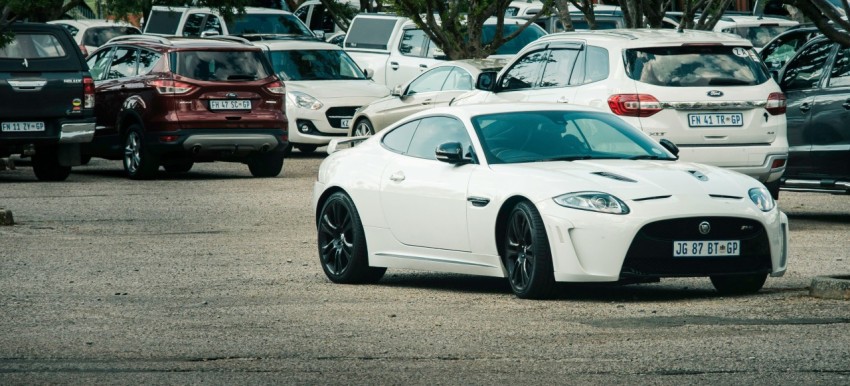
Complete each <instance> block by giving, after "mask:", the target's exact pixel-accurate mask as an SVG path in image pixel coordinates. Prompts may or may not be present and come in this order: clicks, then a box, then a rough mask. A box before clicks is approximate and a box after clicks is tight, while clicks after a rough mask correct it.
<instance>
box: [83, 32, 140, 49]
mask: <svg viewBox="0 0 850 386" xmlns="http://www.w3.org/2000/svg"><path fill="white" fill-rule="evenodd" d="M139 33H140V32H139V30H138V29H136V28H133V27H94V28H89V29H87V30H86V32H85V33H84V34H83V45H86V46H95V47H100V46H102V45H104V44H106V42H108V41H109V40H110V39H112V38H114V37H116V36H124V35H138V34H139Z"/></svg>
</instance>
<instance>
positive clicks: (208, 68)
mask: <svg viewBox="0 0 850 386" xmlns="http://www.w3.org/2000/svg"><path fill="white" fill-rule="evenodd" d="M88 64H89V67H90V68H91V73H92V77H94V81H95V97H96V100H97V103H98V108H97V109H96V111H95V113H96V116H97V130H96V132H95V138H94V140H93V141H92V143H91V144H89V145H88V146H85V147H84V148H83V155H84V156H94V157H101V158H106V159H116V160H117V159H122V160H123V161H124V170H125V172H126V174H127V176H128V177H129V178H132V179H147V178H151V177H153V176H154V175H155V174H156V172H157V170H158V169H159V166H160V165H161V166H163V167H164V168H165V170H166V171H167V172H186V171H189V170H190V169H191V168H192V165H193V164H194V163H195V162H211V161H232V162H243V163H246V164H248V168H249V169H250V171H251V174H252V175H254V176H255V177H273V176H276V175H278V174H280V171H281V169H282V168H283V155H284V150H285V149H286V147H287V145H288V137H287V120H286V116H285V115H284V113H283V109H282V107H283V103H284V100H283V97H284V94H285V89H284V86H283V83H282V82H281V81H280V79H278V78H277V76H276V75H275V74H274V72H273V71H272V70H271V69H270V65H269V63H268V61H267V59H266V58H265V56H264V55H263V53H262V51H261V50H260V49H259V48H257V47H254V46H252V45H251V44H250V43H248V42H247V41H245V40H244V39H238V38H226V37H221V38H218V39H193V38H164V37H158V36H145V35H130V36H123V37H119V38H115V39H113V40H111V41H110V42H109V43H107V44H106V45H104V46H103V47H101V48H100V49H98V50H97V51H95V52H94V53H93V54H92V55H91V56H89V59H88Z"/></svg>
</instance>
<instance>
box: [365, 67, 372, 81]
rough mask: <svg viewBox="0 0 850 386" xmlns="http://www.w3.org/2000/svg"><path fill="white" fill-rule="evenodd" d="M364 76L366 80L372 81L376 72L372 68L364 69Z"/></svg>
mask: <svg viewBox="0 0 850 386" xmlns="http://www.w3.org/2000/svg"><path fill="white" fill-rule="evenodd" d="M363 75H365V76H366V79H372V77H374V76H375V70H373V69H371V68H364V69H363Z"/></svg>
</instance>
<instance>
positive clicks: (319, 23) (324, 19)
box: [293, 0, 360, 41]
mask: <svg viewBox="0 0 850 386" xmlns="http://www.w3.org/2000/svg"><path fill="white" fill-rule="evenodd" d="M340 3H344V4H346V5H348V6H349V7H351V8H352V13H355V14H356V13H357V12H359V11H360V2H359V1H356V2H355V1H354V0H347V1H345V2H340ZM293 14H294V15H295V16H296V17H298V18H299V19H301V21H302V22H304V24H305V25H307V27H309V28H310V30H311V31H313V33H315V34H316V35H317V36H318V35H321V36H322V38H323V39H326V41H327V39H328V38H330V37H333V36H336V35H337V34H339V33H345V30H343V29H341V28H339V26H338V25H336V23H334V20H333V17H332V16H331V14H330V13H329V12H325V5H324V4H322V2H321V1H320V0H307V1H305V2H303V3H301V5H299V6H298V9H296V10H295V12H293ZM317 31H321V32H320V33H317Z"/></svg>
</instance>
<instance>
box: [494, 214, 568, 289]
mask: <svg viewBox="0 0 850 386" xmlns="http://www.w3.org/2000/svg"><path fill="white" fill-rule="evenodd" d="M503 229H504V232H503V235H502V239H501V240H502V251H501V252H502V264H504V267H505V272H507V276H508V282H509V283H510V285H511V289H512V290H513V292H514V294H516V296H517V297H519V298H522V299H545V298H547V297H549V296H550V295H551V294H552V292H553V290H554V287H555V275H554V269H553V268H552V253H551V251H550V249H549V238H548V237H547V236H546V228H545V227H544V225H543V219H542V218H541V217H540V213H539V212H538V211H537V208H535V207H534V205H532V204H531V203H529V202H527V201H521V202H519V203H517V204H516V205H515V206H514V207H513V209H511V211H510V213H509V214H508V216H507V218H506V221H505V224H504V228H503Z"/></svg>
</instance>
